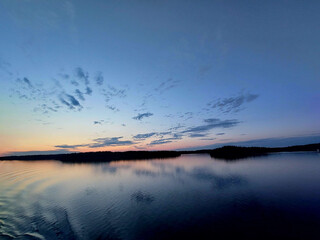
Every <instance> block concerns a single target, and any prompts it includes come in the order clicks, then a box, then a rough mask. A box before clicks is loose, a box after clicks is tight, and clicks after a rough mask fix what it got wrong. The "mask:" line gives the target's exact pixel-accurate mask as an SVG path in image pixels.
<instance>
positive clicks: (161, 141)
mask: <svg viewBox="0 0 320 240" xmlns="http://www.w3.org/2000/svg"><path fill="white" fill-rule="evenodd" d="M182 136H183V135H182V134H181V133H179V134H178V133H174V134H173V135H172V137H169V138H160V139H157V140H154V141H152V142H150V143H149V144H148V145H151V146H152V145H159V144H165V143H171V142H173V141H175V140H180V139H182Z"/></svg>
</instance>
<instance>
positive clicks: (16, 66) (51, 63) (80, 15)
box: [0, 0, 320, 155]
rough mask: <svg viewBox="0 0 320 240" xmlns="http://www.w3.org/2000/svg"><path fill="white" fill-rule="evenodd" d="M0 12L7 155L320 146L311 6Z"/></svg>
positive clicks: (115, 4)
mask: <svg viewBox="0 0 320 240" xmlns="http://www.w3.org/2000/svg"><path fill="white" fill-rule="evenodd" d="M0 8H1V9H2V10H3V11H2V14H1V15H0V32H2V33H4V34H2V36H1V38H0V46H1V48H0V111H1V115H0V139H1V140H0V141H1V146H2V147H1V149H0V153H1V154H3V155H5V154H10V153H17V152H35V151H42V152H45V151H51V152H52V151H53V152H54V151H57V152H65V151H96V150H97V151H98V150H113V151H124V150H140V149H149V150H156V149H181V148H194V147H195V148H201V147H203V146H214V145H215V144H221V143H232V142H248V141H250V143H251V141H257V143H259V144H261V143H264V144H265V145H268V143H266V142H265V141H262V142H261V139H272V141H273V143H272V144H276V143H277V142H278V143H279V144H280V143H282V144H283V141H282V142H281V139H293V140H294V139H298V138H299V139H301V138H305V139H306V143H309V142H310V141H312V142H314V141H318V140H319V139H320V137H319V136H320V121H319V119H320V107H319V102H320V78H319V77H320V71H319V69H320V61H319V56H320V46H319V42H320V32H319V26H318V23H319V22H320V16H319V14H318V13H319V10H320V3H319V2H318V1H308V2H303V1H94V0H93V1H90V2H88V1H80V0H79V1H53V0H52V1H50V0H47V1H42V0H38V1H33V0H30V1H17V0H10V1H9V0H3V1H1V3H0ZM311 139H312V140H311ZM291 142H292V141H290V143H291ZM296 142H297V143H298V142H299V143H300V142H301V141H300V140H299V141H296ZM292 143H295V141H293V142H292ZM262 145H263V144H262ZM269 145H270V144H269Z"/></svg>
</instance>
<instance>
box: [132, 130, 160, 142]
mask: <svg viewBox="0 0 320 240" xmlns="http://www.w3.org/2000/svg"><path fill="white" fill-rule="evenodd" d="M156 134H157V133H156V132H151V133H142V134H137V135H135V136H133V138H134V139H139V140H144V139H146V138H150V137H152V136H154V135H156Z"/></svg>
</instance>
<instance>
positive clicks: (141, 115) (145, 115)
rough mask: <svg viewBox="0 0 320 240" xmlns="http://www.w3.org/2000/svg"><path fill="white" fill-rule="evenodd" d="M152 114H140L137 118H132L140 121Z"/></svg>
mask: <svg viewBox="0 0 320 240" xmlns="http://www.w3.org/2000/svg"><path fill="white" fill-rule="evenodd" d="M152 115H153V113H150V112H146V113H140V114H138V115H137V116H135V117H133V118H132V119H134V120H142V119H143V118H147V117H151V116H152Z"/></svg>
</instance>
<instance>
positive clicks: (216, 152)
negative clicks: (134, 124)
mask: <svg viewBox="0 0 320 240" xmlns="http://www.w3.org/2000/svg"><path fill="white" fill-rule="evenodd" d="M319 149H320V143H316V144H308V145H297V146H289V147H278V148H267V147H238V146H224V147H221V148H216V149H204V150H196V151H127V152H85V153H66V154H48V155H26V156H5V157H0V161H3V160H22V161H30V160H59V161H62V162H71V163H72V162H110V161H120V160H142V159H155V158H173V157H179V156H180V155H181V154H195V153H198V154H210V156H211V157H212V158H217V159H225V160H236V159H241V158H247V157H256V156H263V155H267V154H269V153H277V152H301V151H319Z"/></svg>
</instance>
